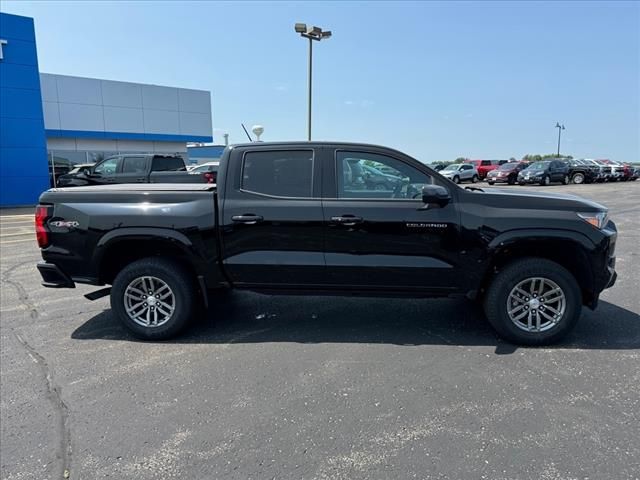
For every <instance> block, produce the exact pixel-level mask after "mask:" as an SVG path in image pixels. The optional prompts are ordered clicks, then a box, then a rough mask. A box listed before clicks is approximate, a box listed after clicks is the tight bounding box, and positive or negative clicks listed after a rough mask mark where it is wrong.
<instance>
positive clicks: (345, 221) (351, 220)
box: [331, 215, 364, 227]
mask: <svg viewBox="0 0 640 480" xmlns="http://www.w3.org/2000/svg"><path fill="white" fill-rule="evenodd" d="M331 221H332V222H333V223H337V224H340V225H345V226H347V227H351V226H353V225H355V224H356V223H362V222H364V219H363V218H362V217H356V216H355V215H342V216H337V217H331Z"/></svg>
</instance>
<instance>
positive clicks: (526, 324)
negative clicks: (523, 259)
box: [507, 277, 567, 333]
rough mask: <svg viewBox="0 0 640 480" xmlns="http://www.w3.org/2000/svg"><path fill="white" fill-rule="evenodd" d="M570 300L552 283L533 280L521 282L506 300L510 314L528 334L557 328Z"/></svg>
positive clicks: (512, 319) (512, 320) (539, 278)
mask: <svg viewBox="0 0 640 480" xmlns="http://www.w3.org/2000/svg"><path fill="white" fill-rule="evenodd" d="M566 308H567V299H566V297H565V294H564V291H563V290H562V288H560V286H559V285H558V284H557V283H555V282H554V281H552V280H549V279H548V278H544V277H531V278H527V279H526V280H522V281H521V282H520V283H518V284H517V285H516V286H515V287H513V289H512V290H511V293H509V296H508V297H507V314H508V315H509V319H510V320H511V322H513V324H514V325H515V326H516V327H518V328H519V329H521V330H524V331H525V332H533V333H539V332H544V331H547V330H550V329H552V328H554V327H555V326H556V325H557V324H558V323H559V322H560V321H561V320H562V317H563V316H564V312H565V310H566Z"/></svg>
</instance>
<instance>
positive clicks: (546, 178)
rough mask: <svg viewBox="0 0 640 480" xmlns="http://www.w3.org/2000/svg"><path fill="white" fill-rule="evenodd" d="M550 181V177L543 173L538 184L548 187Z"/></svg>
mask: <svg viewBox="0 0 640 480" xmlns="http://www.w3.org/2000/svg"><path fill="white" fill-rule="evenodd" d="M550 183H551V179H550V178H549V176H548V175H545V176H544V177H542V180H540V185H542V186H543V187H548V186H549V184H550Z"/></svg>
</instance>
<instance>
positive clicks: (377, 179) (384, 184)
mask: <svg viewBox="0 0 640 480" xmlns="http://www.w3.org/2000/svg"><path fill="white" fill-rule="evenodd" d="M362 169H363V177H364V182H365V184H366V185H367V188H369V189H371V190H393V189H394V188H395V187H396V186H397V185H398V182H401V181H402V177H399V176H397V175H389V174H387V173H383V172H381V171H380V170H378V169H377V168H374V167H372V166H370V165H362Z"/></svg>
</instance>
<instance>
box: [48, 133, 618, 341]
mask: <svg viewBox="0 0 640 480" xmlns="http://www.w3.org/2000/svg"><path fill="white" fill-rule="evenodd" d="M356 164H358V165H359V166H360V167H365V166H369V167H372V168H375V169H377V170H380V171H383V170H385V169H392V171H394V172H396V174H395V175H394V176H395V177H397V178H396V179H395V180H389V184H388V187H387V188H384V189H382V188H379V187H376V186H372V185H370V184H368V183H367V182H364V181H362V179H361V178H359V177H358V175H357V174H354V171H355V172H358V171H361V170H365V169H364V168H360V169H358V168H355V165H356ZM36 236H37V240H38V244H39V246H40V247H41V252H42V258H43V261H42V262H40V263H39V264H38V269H39V271H40V273H41V275H42V277H43V285H44V286H46V287H67V288H73V287H74V286H75V284H76V283H88V284H92V285H99V286H103V285H110V287H106V288H102V289H101V290H99V291H97V292H94V293H92V294H89V295H87V298H89V299H95V298H98V297H100V296H104V295H107V294H110V295H111V308H112V311H113V312H114V314H115V316H116V317H117V318H119V319H120V320H121V321H122V322H123V324H124V325H125V326H126V327H127V328H128V329H129V330H131V331H132V332H133V333H134V334H135V335H137V336H138V337H141V338H143V339H150V340H156V339H166V338H169V337H171V336H173V335H176V334H177V333H178V332H179V331H180V330H182V329H183V328H184V327H185V326H186V325H187V324H188V322H189V320H190V319H191V317H192V316H193V315H194V314H195V312H196V311H197V308H198V305H199V304H204V306H207V305H208V304H207V302H208V299H209V298H211V295H212V294H213V292H211V291H212V290H215V291H218V292H220V291H223V290H224V289H230V288H234V289H247V290H253V291H257V292H263V293H268V294H313V295H319V294H327V295H363V296H366V295H369V296H404V297H407V296H411V297H443V296H454V297H456V296H458V297H467V298H470V299H475V300H477V301H478V303H479V304H480V305H482V306H483V307H484V312H485V313H486V316H487V319H488V320H489V322H490V323H491V325H492V326H493V327H494V328H495V330H496V331H497V332H498V333H499V334H500V335H501V336H502V337H504V338H506V339H508V340H509V341H512V342H515V343H519V344H527V345H542V344H549V343H552V342H554V341H557V340H559V339H560V338H562V337H563V336H564V335H565V334H567V332H568V331H569V330H570V329H571V328H572V327H573V326H574V324H575V323H576V322H577V321H578V318H579V316H580V312H581V308H582V306H583V305H586V306H588V307H590V308H596V305H597V301H598V296H599V294H600V292H601V291H602V290H603V289H605V288H607V287H610V286H612V285H613V284H614V282H615V279H616V273H615V256H614V250H615V243H616V237H617V232H616V227H615V225H614V223H613V222H612V221H610V220H609V218H608V214H607V209H606V208H605V207H603V206H601V205H598V204H597V203H593V202H591V201H588V200H584V199H581V198H579V197H576V196H570V195H558V194H556V195H552V194H544V195H541V194H537V193H531V192H526V193H521V192H517V193H515V192H514V191H500V190H497V189H491V190H490V191H484V190H482V189H480V188H477V187H467V188H462V187H460V186H458V185H456V184H455V183H453V182H452V181H450V180H448V179H446V178H444V177H442V176H441V175H440V174H438V173H437V172H435V171H433V170H431V169H430V168H428V167H427V166H426V165H424V164H423V163H421V162H419V161H417V160H415V159H413V158H411V157H409V156H407V155H405V154H403V153H401V152H399V151H396V150H392V149H389V148H385V147H379V146H373V145H362V144H352V143H320V142H299V143H295V142H294V143H250V144H244V145H236V146H232V147H228V148H227V149H226V150H225V152H224V154H223V156H222V158H221V161H220V168H219V172H218V177H217V185H209V184H199V185H190V184H145V185H107V186H99V187H75V188H61V189H51V190H48V191H46V192H44V193H43V194H42V195H41V197H40V204H39V205H38V206H37V208H36ZM425 316H428V312H425Z"/></svg>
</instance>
